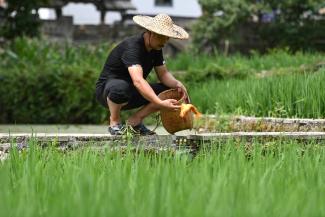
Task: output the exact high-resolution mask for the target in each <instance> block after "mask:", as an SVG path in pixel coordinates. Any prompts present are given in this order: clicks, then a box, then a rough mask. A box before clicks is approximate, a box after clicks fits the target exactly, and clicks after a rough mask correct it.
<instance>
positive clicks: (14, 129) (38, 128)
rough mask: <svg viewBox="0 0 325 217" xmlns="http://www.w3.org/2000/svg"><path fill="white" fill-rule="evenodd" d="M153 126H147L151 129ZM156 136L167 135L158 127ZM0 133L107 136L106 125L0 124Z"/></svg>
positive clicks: (188, 132)
mask: <svg viewBox="0 0 325 217" xmlns="http://www.w3.org/2000/svg"><path fill="white" fill-rule="evenodd" d="M153 128H154V126H149V129H153ZM155 131H156V133H157V134H158V135H168V134H169V133H168V132H167V131H166V130H165V129H164V128H163V127H158V128H157V129H156V130H155ZM0 133H77V134H79V133H80V134H89V133H90V134H108V132H107V126H106V125H34V124H25V125H23V124H17V125H14V124H10V125H7V124H2V125H1V124H0ZM189 134H195V132H194V131H189V130H184V131H181V132H178V133H176V135H189Z"/></svg>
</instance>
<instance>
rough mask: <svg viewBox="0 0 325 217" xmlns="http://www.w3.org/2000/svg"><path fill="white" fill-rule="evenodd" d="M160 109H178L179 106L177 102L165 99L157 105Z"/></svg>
mask: <svg viewBox="0 0 325 217" xmlns="http://www.w3.org/2000/svg"><path fill="white" fill-rule="evenodd" d="M159 106H160V107H161V108H165V109H180V108H181V106H180V105H179V104H178V101H177V100H176V99H166V100H162V101H161V103H160V104H159Z"/></svg>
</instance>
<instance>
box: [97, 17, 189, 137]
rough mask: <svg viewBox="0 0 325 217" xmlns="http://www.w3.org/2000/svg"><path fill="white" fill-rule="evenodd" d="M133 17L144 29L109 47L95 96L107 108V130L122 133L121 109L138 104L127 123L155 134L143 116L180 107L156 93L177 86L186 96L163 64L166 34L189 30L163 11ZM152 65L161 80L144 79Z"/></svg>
mask: <svg viewBox="0 0 325 217" xmlns="http://www.w3.org/2000/svg"><path fill="white" fill-rule="evenodd" d="M133 21H134V22H135V23H137V24H138V25H140V26H142V27H143V28H145V29H146V31H145V32H144V33H142V34H139V35H136V36H133V37H130V38H127V39H125V40H124V41H122V42H121V43H120V44H118V45H117V46H116V47H115V48H114V49H113V50H112V51H111V53H110V54H109V56H108V58H107V60H106V63H105V65H104V67H103V70H102V72H101V74H100V76H99V78H98V80H97V83H96V98H97V100H98V101H99V102H100V103H101V104H102V105H103V106H104V107H105V108H107V107H108V109H109V112H110V118H109V127H108V131H109V133H110V134H112V135H121V134H122V133H123V129H124V127H125V126H124V125H123V124H122V123H121V118H120V112H121V110H129V109H134V108H139V107H141V109H140V110H138V111H137V112H136V113H134V114H133V115H132V116H130V117H129V118H128V119H127V121H126V122H127V124H128V125H129V126H131V127H132V128H133V130H134V131H136V132H137V133H139V134H140V135H153V134H155V132H153V131H151V130H149V129H148V128H147V127H145V126H144V125H143V123H142V121H143V119H144V118H145V117H147V116H148V115H149V114H151V113H154V112H157V111H158V110H160V109H162V108H164V109H179V108H180V106H179V105H178V104H177V101H176V100H174V99H167V100H161V99H159V97H158V94H159V93H161V92H162V91H165V90H167V89H170V88H177V89H178V90H179V91H181V92H183V93H184V94H185V95H186V96H187V91H186V88H185V87H184V85H183V84H182V83H181V82H180V81H178V80H177V79H175V78H174V76H173V75H172V74H171V73H170V72H168V70H167V67H166V66H165V65H164V62H165V61H164V58H163V52H162V48H163V47H164V45H165V44H166V43H167V41H168V40H169V38H177V39H188V37H189V35H188V33H187V32H186V31H185V30H184V29H182V28H181V27H179V26H177V25H175V24H174V23H173V21H172V19H171V18H170V17H169V16H168V15H166V14H158V15H157V16H155V17H149V16H134V17H133ZM152 68H154V69H155V72H156V74H157V77H158V79H159V81H160V83H154V84H149V83H148V82H147V81H146V78H147V77H148V75H149V73H150V71H151V70H152Z"/></svg>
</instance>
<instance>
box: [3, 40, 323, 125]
mask: <svg viewBox="0 0 325 217" xmlns="http://www.w3.org/2000/svg"><path fill="white" fill-rule="evenodd" d="M113 46H114V45H109V44H101V45H98V46H92V45H87V46H85V45H83V46H75V45H71V44H68V43H67V44H64V43H61V44H57V43H50V42H48V41H46V40H45V39H41V40H38V39H37V40H36V39H27V38H17V39H15V40H14V41H12V43H10V44H8V46H7V47H5V48H4V49H3V50H0V59H1V61H0V83H1V85H0V123H49V124H50V123H57V124H59V123H62V124H63V123H69V124H72V123H88V124H89V123H97V124H98V123H102V122H106V120H107V119H106V118H107V114H108V112H107V110H106V109H105V108H103V107H102V106H100V105H99V103H98V102H96V100H95V83H96V80H97V78H98V76H99V73H100V71H101V69H102V67H103V64H104V63H105V59H106V57H107V55H108V53H109V52H110V50H111V48H112V47H113ZM323 59H324V55H323V54H321V53H314V54H312V53H302V52H297V53H294V54H291V53H289V52H288V51H286V50H272V51H270V54H268V55H264V56H260V55H258V54H257V53H253V54H252V55H251V56H249V57H247V56H242V55H233V56H229V57H225V56H223V55H218V54H215V55H200V56H195V55H193V54H188V53H187V54H181V55H179V56H177V57H176V58H174V59H170V60H168V59H167V67H168V69H170V71H171V72H172V73H173V74H174V75H175V76H176V77H177V78H179V79H180V80H182V81H184V82H185V83H186V84H187V85H186V86H187V88H188V91H189V93H190V95H191V97H192V101H193V103H194V104H195V105H196V106H199V108H200V109H201V111H203V112H208V111H209V112H214V109H215V105H216V102H219V103H220V109H221V110H222V111H224V112H226V113H232V112H235V113H236V112H238V111H241V112H242V113H249V111H251V113H250V114H258V115H262V114H263V115H267V114H268V112H270V111H273V113H272V115H274V116H275V115H276V114H278V115H280V116H284V115H287V114H288V115H289V116H293V115H297V116H300V117H307V116H308V117H318V116H322V115H323V113H322V112H319V111H318V109H320V108H321V107H317V105H316V104H314V106H316V107H314V108H313V109H316V110H315V112H311V111H307V110H306V109H307V108H310V109H311V107H310V106H309V105H308V106H307V104H304V106H305V107H306V108H301V109H300V110H295V109H291V110H290V112H289V113H285V112H283V111H282V108H283V107H284V109H285V110H287V108H288V106H289V105H290V102H291V101H288V99H286V98H285V97H284V98H283V99H281V100H280V101H279V100H276V101H275V102H274V105H276V106H273V107H272V109H270V108H269V107H268V104H265V105H264V104H263V105H262V107H261V109H260V108H258V109H257V108H252V110H249V109H248V107H245V106H242V105H238V104H237V102H238V101H239V100H240V99H239V98H243V96H242V95H240V94H243V93H245V92H247V91H251V90H252V88H251V87H254V85H255V83H256V81H259V82H260V83H261V84H262V83H263V82H266V81H264V79H260V80H256V77H270V76H274V75H288V78H287V79H288V80H290V79H291V80H293V81H294V79H295V78H294V77H291V76H296V75H297V74H303V73H306V74H309V75H310V76H313V75H316V74H312V73H316V72H318V71H319V70H320V69H321V67H322V66H323V65H324V63H323V62H321V61H323ZM152 74H154V73H152ZM307 77H308V79H309V76H307ZM235 78H236V79H248V80H243V81H239V80H238V81H228V80H229V79H235ZM152 79H154V81H156V76H154V75H153V76H152ZM322 79H324V78H319V82H321V81H322ZM214 80H223V81H218V82H215V81H214ZM228 82H229V83H228ZM273 82H274V83H275V84H277V83H278V80H274V81H273ZM301 82H302V79H298V82H297V85H298V84H299V85H300V86H299V87H301V88H300V89H304V88H302V87H304V85H306V84H305V83H301ZM196 83H197V84H196ZM241 84H245V85H246V86H247V87H250V88H248V89H241V88H243V87H242V85H241ZM281 84H282V85H283V86H284V87H286V88H284V89H282V88H280V89H281V90H283V92H284V93H286V97H287V95H289V93H290V92H291V91H292V94H298V95H299V94H301V93H300V92H299V90H300V89H298V90H297V91H298V92H296V89H294V90H292V89H290V88H289V87H291V86H287V85H286V83H285V82H284V83H281ZM263 85H264V83H263ZM263 85H261V86H260V87H258V88H261V89H263V88H264V87H265V86H263ZM269 85H273V83H270V84H269ZM308 85H309V86H308V87H310V88H311V90H312V91H314V90H317V89H321V88H322V87H321V86H319V85H322V83H317V82H316V83H315V84H308ZM274 87H277V85H275V86H274ZM228 88H230V89H229V91H226V92H225V90H228ZM267 88H269V87H267ZM237 91H238V94H239V96H240V97H236V95H234V96H229V95H227V94H230V93H236V92H237ZM215 93H216V94H215ZM275 93H278V92H275ZM202 96H205V97H202ZM253 96H254V97H253V99H257V98H258V96H255V95H253ZM223 97H225V98H228V99H232V100H231V101H227V102H223V100H221V99H223ZM232 97H234V98H232ZM244 97H246V96H244ZM261 97H262V96H261ZM263 97H265V96H263ZM263 97H262V98H263ZM303 97H304V96H303ZM307 97H308V98H310V99H311V100H312V99H314V98H315V97H318V96H317V94H316V95H310V96H309V94H308V95H307ZM263 99H264V98H263ZM298 99H301V97H298V98H297V100H298ZM285 101H287V102H288V105H287V104H285V103H283V102H285ZM277 102H280V104H279V103H278V104H276V103H277ZM252 105H255V104H254V103H253V104H252ZM240 108H242V109H240ZM132 112H133V111H132ZM128 114H129V113H126V112H123V113H122V115H123V116H122V118H123V119H124V118H125V117H126V115H128ZM151 123H154V121H151Z"/></svg>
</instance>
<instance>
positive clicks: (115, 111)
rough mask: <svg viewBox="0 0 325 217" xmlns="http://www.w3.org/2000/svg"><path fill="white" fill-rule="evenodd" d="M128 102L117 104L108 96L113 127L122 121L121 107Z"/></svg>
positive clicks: (110, 120) (110, 119) (110, 121)
mask: <svg viewBox="0 0 325 217" xmlns="http://www.w3.org/2000/svg"><path fill="white" fill-rule="evenodd" d="M126 104H127V103H122V104H116V103H114V102H113V101H111V100H110V99H109V98H108V97H107V105H108V108H109V112H110V117H109V125H110V126H111V127H112V126H115V125H117V124H120V123H121V116H120V112H121V108H122V107H123V106H124V105H126Z"/></svg>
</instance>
